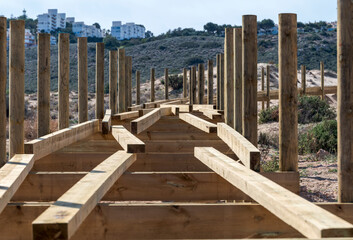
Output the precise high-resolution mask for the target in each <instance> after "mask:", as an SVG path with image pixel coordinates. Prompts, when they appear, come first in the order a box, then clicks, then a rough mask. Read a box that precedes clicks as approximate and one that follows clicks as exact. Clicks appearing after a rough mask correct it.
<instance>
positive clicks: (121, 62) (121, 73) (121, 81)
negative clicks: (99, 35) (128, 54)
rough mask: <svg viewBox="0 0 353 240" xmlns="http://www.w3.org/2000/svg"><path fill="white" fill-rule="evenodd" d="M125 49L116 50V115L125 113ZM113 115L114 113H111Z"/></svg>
mask: <svg viewBox="0 0 353 240" xmlns="http://www.w3.org/2000/svg"><path fill="white" fill-rule="evenodd" d="M125 78H126V74H125V49H124V48H119V49H118V86H119V88H118V91H119V92H118V99H119V102H118V104H119V105H118V113H123V112H126V108H125ZM113 114H115V113H113Z"/></svg>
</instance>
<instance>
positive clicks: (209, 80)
mask: <svg viewBox="0 0 353 240" xmlns="http://www.w3.org/2000/svg"><path fill="white" fill-rule="evenodd" d="M207 104H213V60H208V62H207Z"/></svg>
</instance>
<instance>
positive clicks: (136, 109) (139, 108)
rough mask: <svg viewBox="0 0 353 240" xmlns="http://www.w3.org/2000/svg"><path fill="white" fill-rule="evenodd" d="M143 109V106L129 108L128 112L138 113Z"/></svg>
mask: <svg viewBox="0 0 353 240" xmlns="http://www.w3.org/2000/svg"><path fill="white" fill-rule="evenodd" d="M141 109H143V105H142V104H141V105H135V106H131V107H128V111H138V110H141Z"/></svg>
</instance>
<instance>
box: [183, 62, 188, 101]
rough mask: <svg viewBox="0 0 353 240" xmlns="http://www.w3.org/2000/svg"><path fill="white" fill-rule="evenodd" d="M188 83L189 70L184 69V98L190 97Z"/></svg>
mask: <svg viewBox="0 0 353 240" xmlns="http://www.w3.org/2000/svg"><path fill="white" fill-rule="evenodd" d="M187 82H188V70H187V69H186V68H183V98H187V97H188V93H187V91H188V90H187V89H188V88H187V85H188V83H187Z"/></svg>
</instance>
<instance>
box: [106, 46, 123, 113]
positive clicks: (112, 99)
mask: <svg viewBox="0 0 353 240" xmlns="http://www.w3.org/2000/svg"><path fill="white" fill-rule="evenodd" d="M124 81H125V79H124ZM117 86H118V51H116V50H111V51H109V108H110V109H111V111H112V114H113V115H114V114H116V113H117V96H118V94H117V91H118V89H117ZM119 89H120V86H119ZM119 91H120V90H119ZM119 101H120V99H119ZM124 102H125V101H124ZM119 104H120V103H119ZM124 109H125V108H124ZM124 111H125V110H124Z"/></svg>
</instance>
